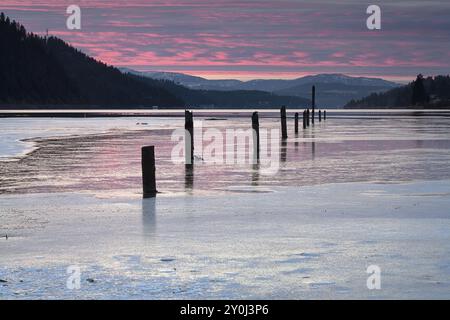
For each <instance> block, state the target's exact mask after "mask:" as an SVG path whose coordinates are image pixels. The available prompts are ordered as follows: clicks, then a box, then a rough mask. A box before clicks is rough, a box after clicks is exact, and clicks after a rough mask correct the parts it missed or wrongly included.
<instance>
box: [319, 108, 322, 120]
mask: <svg viewBox="0 0 450 320" xmlns="http://www.w3.org/2000/svg"><path fill="white" fill-rule="evenodd" d="M321 121H322V110H319V122H321Z"/></svg>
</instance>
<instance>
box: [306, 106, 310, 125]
mask: <svg viewBox="0 0 450 320" xmlns="http://www.w3.org/2000/svg"><path fill="white" fill-rule="evenodd" d="M306 126H307V127H309V109H306Z"/></svg>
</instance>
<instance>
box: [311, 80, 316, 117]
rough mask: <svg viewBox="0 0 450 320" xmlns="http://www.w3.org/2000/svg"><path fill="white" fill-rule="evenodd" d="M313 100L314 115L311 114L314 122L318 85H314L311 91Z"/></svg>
mask: <svg viewBox="0 0 450 320" xmlns="http://www.w3.org/2000/svg"><path fill="white" fill-rule="evenodd" d="M311 95H312V97H311V100H312V115H311V122H312V124H314V115H315V112H316V86H312V92H311Z"/></svg>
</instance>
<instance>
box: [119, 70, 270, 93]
mask: <svg viewBox="0 0 450 320" xmlns="http://www.w3.org/2000/svg"><path fill="white" fill-rule="evenodd" d="M119 70H120V71H122V72H123V73H130V74H134V75H138V76H142V77H147V78H151V79H158V80H168V81H172V82H175V83H177V84H180V85H183V86H185V87H187V88H189V89H194V90H230V91H231V90H242V88H240V87H239V85H240V84H241V83H242V81H239V80H232V79H230V80H227V79H225V80H208V79H205V78H201V77H196V76H191V75H188V74H184V73H176V72H163V71H148V72H140V71H136V70H132V69H129V68H119ZM250 90H258V89H250ZM260 91H261V90H260ZM262 91H264V90H262Z"/></svg>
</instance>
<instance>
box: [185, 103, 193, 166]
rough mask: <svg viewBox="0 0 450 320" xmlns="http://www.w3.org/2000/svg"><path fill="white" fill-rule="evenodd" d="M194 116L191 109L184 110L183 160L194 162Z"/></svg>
mask: <svg viewBox="0 0 450 320" xmlns="http://www.w3.org/2000/svg"><path fill="white" fill-rule="evenodd" d="M193 118H194V116H193V113H192V111H188V110H186V111H185V113H184V129H185V150H186V152H185V162H186V164H194V119H193Z"/></svg>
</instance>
